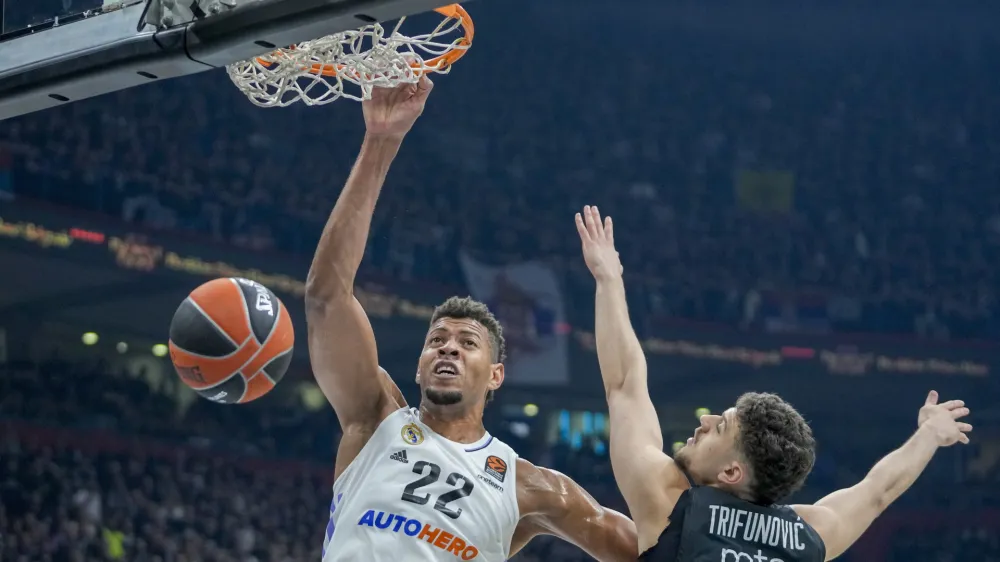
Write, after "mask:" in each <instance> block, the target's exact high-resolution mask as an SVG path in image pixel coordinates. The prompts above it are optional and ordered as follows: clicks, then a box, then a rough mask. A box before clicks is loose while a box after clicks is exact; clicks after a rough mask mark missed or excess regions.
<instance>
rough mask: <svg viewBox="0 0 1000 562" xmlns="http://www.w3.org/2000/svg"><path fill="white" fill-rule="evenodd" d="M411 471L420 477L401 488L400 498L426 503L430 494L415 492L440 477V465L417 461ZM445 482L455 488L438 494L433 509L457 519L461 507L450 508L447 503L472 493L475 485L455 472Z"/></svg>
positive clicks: (420, 503) (460, 512) (418, 503)
mask: <svg viewBox="0 0 1000 562" xmlns="http://www.w3.org/2000/svg"><path fill="white" fill-rule="evenodd" d="M413 472H415V473H417V474H419V475H420V478H417V479H416V480H414V481H413V482H410V483H409V484H408V485H407V486H406V488H404V489H403V496H402V498H401V499H402V500H403V501H407V502H410V503H415V504H417V505H426V504H427V502H429V501H430V500H431V495H430V494H426V493H425V494H419V493H417V492H418V490H420V488H423V487H424V486H427V485H428V484H433V483H435V482H437V481H438V480H439V479H440V478H441V467H440V466H438V465H436V464H434V463H430V462H427V461H417V462H416V463H414V465H413ZM425 472H426V474H424V473H425ZM446 482H447V483H448V485H449V486H455V489H454V490H452V491H450V492H445V493H443V494H441V495H440V496H438V499H437V501H436V502H434V509H436V510H438V511H440V512H441V513H443V514H445V515H447V516H448V517H451V518H452V519H458V516H459V515H461V514H462V508H460V507H459V508H456V509H452V508H451V507H448V504H449V503H451V502H453V501H455V500H459V499H462V498H464V497H466V496H468V495H469V494H471V493H472V489H473V488H474V487H475V486H474V485H473V484H472V480H470V479H469V478H467V477H465V476H463V475H461V474H459V473H457V472H452V473H451V474H449V475H448V479H447V480H446Z"/></svg>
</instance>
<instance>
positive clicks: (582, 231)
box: [576, 213, 590, 242]
mask: <svg viewBox="0 0 1000 562" xmlns="http://www.w3.org/2000/svg"><path fill="white" fill-rule="evenodd" d="M576 232H577V234H579V235H580V240H582V241H583V242H589V241H590V232H589V231H587V227H586V226H585V225H584V224H583V217H582V216H580V213H577V214H576Z"/></svg>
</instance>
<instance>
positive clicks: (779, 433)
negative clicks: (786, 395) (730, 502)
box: [736, 392, 816, 505]
mask: <svg viewBox="0 0 1000 562" xmlns="http://www.w3.org/2000/svg"><path fill="white" fill-rule="evenodd" d="M736 416H737V419H738V420H739V436H738V437H737V447H739V450H740V451H741V452H742V453H743V456H744V457H745V458H746V460H747V462H748V463H749V464H750V487H749V492H750V495H751V499H752V501H753V502H754V503H758V504H761V505H771V504H774V503H777V502H780V501H782V500H784V499H785V498H787V497H788V496H790V495H792V493H794V492H795V491H796V490H798V489H799V488H801V487H802V484H803V483H805V481H806V477H807V476H808V475H809V472H810V471H812V467H813V463H815V462H816V440H815V439H813V434H812V429H810V428H809V424H808V423H806V420H805V419H804V418H803V417H802V415H801V414H799V413H798V411H796V410H795V408H793V407H792V406H791V404H789V403H788V402H785V401H784V400H782V399H781V398H780V397H779V396H778V395H777V394H770V393H758V392H748V393H746V394H744V395H742V396H740V397H739V399H738V400H737V401H736Z"/></svg>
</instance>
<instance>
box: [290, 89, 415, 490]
mask: <svg viewBox="0 0 1000 562" xmlns="http://www.w3.org/2000/svg"><path fill="white" fill-rule="evenodd" d="M431 88H432V84H431V82H430V81H429V80H427V79H424V81H422V82H421V83H420V84H416V85H413V84H408V85H403V86H399V87H396V88H393V89H380V88H376V89H375V90H374V92H373V93H372V99H371V100H369V101H366V102H364V103H363V109H364V115H365V125H366V127H367V134H366V135H365V140H364V143H363V144H362V146H361V153H360V154H359V155H358V159H357V162H356V163H355V164H354V168H353V170H352V171H351V175H350V177H348V179H347V184H346V185H345V186H344V190H343V191H342V192H341V194H340V197H339V198H338V199H337V204H336V205H335V206H334V208H333V212H332V213H331V214H330V218H329V220H328V221H327V223H326V227H325V228H324V229H323V234H322V236H321V238H320V241H319V246H318V247H317V248H316V254H315V256H314V257H313V262H312V266H311V267H310V269H309V276H308V277H307V279H306V299H305V300H306V322H307V323H308V326H309V358H310V360H311V361H312V368H313V372H314V373H315V376H316V381H317V383H318V384H319V387H320V388H321V389H322V390H323V394H325V395H326V398H327V400H329V401H330V404H332V405H333V409H334V410H335V411H336V413H337V418H338V419H339V420H340V425H341V427H342V429H343V431H344V439H343V440H342V441H341V452H342V453H344V457H345V458H343V459H342V458H341V455H340V454H338V457H337V461H338V462H337V469H338V470H337V473H338V474H339V473H340V471H341V470H342V469H343V468H344V467H346V466H347V464H349V463H350V461H351V460H353V458H354V456H356V455H357V452H358V451H360V448H361V447H362V446H364V442H366V441H367V437H368V436H369V435H370V434H371V432H372V431H374V428H375V427H376V426H377V425H378V423H379V422H381V421H382V420H383V419H385V416H387V415H388V414H389V413H390V412H392V410H394V409H396V408H398V407H399V406H401V405H402V404H400V403H399V402H400V399H401V394H400V393H399V390H398V389H397V388H396V387H395V385H394V384H393V383H392V381H391V380H390V379H389V377H388V375H387V374H386V373H385V372H384V371H382V370H381V369H380V368H379V366H378V354H377V351H376V347H375V335H374V333H373V331H372V327H371V323H370V322H369V321H368V316H367V315H366V314H365V311H364V309H362V308H361V304H360V303H359V302H358V300H357V299H356V298H355V297H354V279H355V276H356V275H357V272H358V267H359V266H360V265H361V258H362V257H363V256H364V252H365V243H366V241H367V239H368V230H369V228H370V227H371V219H372V214H373V213H374V212H375V202H376V200H377V199H378V196H379V192H380V191H381V190H382V184H383V182H384V181H385V177H386V174H387V173H388V171H389V165H390V164H391V163H392V161H393V159H394V158H395V156H396V152H397V151H398V150H399V146H400V143H401V142H402V140H403V137H404V136H405V135H406V133H407V132H408V131H409V130H410V127H411V126H412V125H413V123H414V121H416V119H417V117H418V116H419V115H420V113H421V112H422V111H423V108H424V102H425V101H426V99H427V95H428V93H429V92H430V90H431ZM345 448H348V449H357V451H350V450H345Z"/></svg>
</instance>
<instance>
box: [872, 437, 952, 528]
mask: <svg viewBox="0 0 1000 562" xmlns="http://www.w3.org/2000/svg"><path fill="white" fill-rule="evenodd" d="M937 449H938V445H937V442H936V441H935V439H934V436H933V435H931V434H930V432H929V431H926V430H923V429H918V430H917V432H916V433H914V434H913V435H912V436H911V437H910V438H909V439H908V440H907V441H906V443H904V444H903V446H902V447H900V448H898V449H896V450H895V451H893V452H891V453H889V454H888V455H886V456H885V457H884V458H883V459H882V460H880V461H878V462H877V463H876V464H875V466H874V467H872V469H871V470H870V471H869V472H868V475H867V476H865V480H866V481H867V483H868V484H869V485H870V486H871V489H872V491H873V493H875V494H876V499H877V500H878V503H879V506H880V508H881V509H885V508H886V507H888V506H889V504H891V503H892V502H894V501H896V499H897V498H899V496H901V495H902V494H903V492H905V491H906V490H908V489H909V488H910V486H912V485H913V483H914V482H916V480H917V478H918V477H919V476H920V474H921V473H922V472H923V471H924V469H925V468H926V467H927V464H928V463H929V462H930V461H931V459H932V458H933V457H934V453H935V452H936V451H937Z"/></svg>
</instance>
